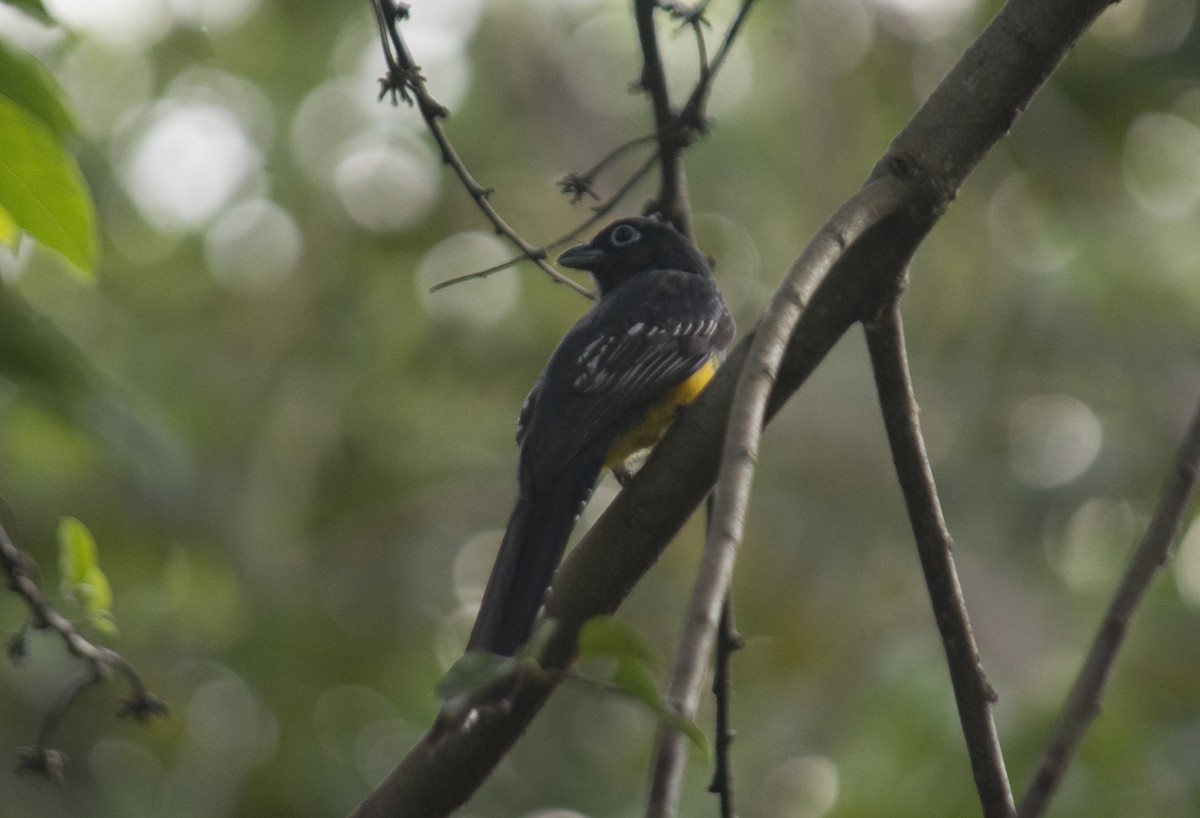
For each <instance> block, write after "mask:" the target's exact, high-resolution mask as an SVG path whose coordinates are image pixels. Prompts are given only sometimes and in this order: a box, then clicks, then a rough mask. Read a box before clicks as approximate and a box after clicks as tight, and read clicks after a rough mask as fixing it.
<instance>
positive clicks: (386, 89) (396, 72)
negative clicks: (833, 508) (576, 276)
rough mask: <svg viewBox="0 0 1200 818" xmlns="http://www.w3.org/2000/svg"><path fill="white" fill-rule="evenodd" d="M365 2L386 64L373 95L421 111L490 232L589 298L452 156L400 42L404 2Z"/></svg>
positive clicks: (440, 108)
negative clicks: (372, 11) (514, 225)
mask: <svg viewBox="0 0 1200 818" xmlns="http://www.w3.org/2000/svg"><path fill="white" fill-rule="evenodd" d="M371 5H372V7H373V8H374V9H375V22H376V24H377V25H378V26H379V38H380V41H381V43H382V46H383V56H384V59H385V60H386V61H387V68H388V71H387V75H386V76H385V77H383V78H382V79H381V80H380V81H379V82H380V90H379V98H380V99H383V97H384V96H387V95H389V94H390V95H391V96H392V102H393V103H395V102H396V101H397V99H396V98H397V97H399V99H401V100H403V101H405V102H407V103H409V104H410V105H411V104H412V103H413V101H414V100H415V101H416V105H417V110H418V111H420V112H421V118H422V119H424V120H425V126H426V127H427V128H428V129H429V133H430V134H431V135H432V136H433V139H434V141H435V142H437V146H438V148H439V149H440V150H441V152H442V161H443V162H444V163H445V164H447V165H449V166H450V167H451V168H452V169H453V170H454V173H455V174H456V175H457V176H458V178H459V181H461V182H462V185H463V187H464V188H466V190H467V193H469V194H470V196H471V198H472V199H473V200H474V202H475V206H476V207H478V208H479V210H480V211H481V212H482V213H483V215H484V216H485V217H486V218H487V220H488V221H489V222H491V223H492V227H494V228H495V230H496V232H497V233H500V234H501V235H503V236H504V237H505V238H507V239H508V240H509V241H510V242H512V244H513V245H514V246H515V247H516V248H517V249H518V250H520V251H521V255H522V257H523V258H527V259H529V260H530V261H532V262H533V263H534V264H536V265H537V266H538V267H540V268H541V269H542V271H543V272H544V273H546V275H548V276H550V278H552V279H553V280H554V281H556V282H558V283H559V284H565V285H567V286H568V287H570V288H571V289H573V290H575V291H576V292H578V293H580V294H581V295H584V296H587V297H588V298H595V295H594V294H593V293H592V292H591V290H589V289H587V288H586V287H584V286H582V285H581V284H578V283H577V282H575V281H573V280H572V279H570V278H567V277H566V276H564V275H563V274H562V273H560V272H559V271H558V270H555V269H554V268H553V267H552V266H550V264H549V263H548V262H547V261H546V248H545V247H534V246H533V245H532V244H530V243H529V242H527V241H526V240H525V239H524V238H522V237H521V235H520V234H519V233H518V232H517V231H516V230H515V229H513V228H512V227H511V226H510V225H509V224H508V222H506V221H505V220H504V219H503V217H501V215H500V212H499V211H498V210H496V208H495V206H494V205H492V202H491V198H490V197H491V195H492V189H491V188H487V187H484V186H483V185H481V184H480V183H479V182H478V181H476V179H475V177H474V176H472V175H471V172H470V170H468V169H467V165H466V163H465V162H464V161H463V159H462V157H461V156H459V155H458V151H456V150H455V149H454V145H453V144H452V143H451V142H450V137H449V136H447V135H446V129H445V128H444V127H443V126H442V120H443V119H445V118H446V117H448V116H449V115H450V112H449V110H447V109H446V107H445V106H444V105H442V104H441V103H440V102H438V101H437V100H436V99H434V98H433V96H432V95H430V93H429V91H428V90H427V89H426V88H425V78H424V77H423V76H421V67H420V66H419V65H417V64H416V63H415V62H414V61H413V57H412V53H411V52H410V51H409V50H408V44H407V43H405V42H404V37H403V36H402V35H401V34H400V27H399V23H400V21H401V20H403V19H405V18H406V17H407V16H408V6H407V5H406V4H404V3H399V4H397V3H396V2H394V0H371ZM506 266H508V265H507V264H505V265H502V266H499V267H496V268H493V269H491V270H489V271H485V273H484V274H490V273H491V272H495V271H496V270H502V269H504V268H505V267H506ZM471 277H476V278H477V277H480V276H479V275H473V276H468V278H471ZM441 286H448V285H445V284H443V285H441Z"/></svg>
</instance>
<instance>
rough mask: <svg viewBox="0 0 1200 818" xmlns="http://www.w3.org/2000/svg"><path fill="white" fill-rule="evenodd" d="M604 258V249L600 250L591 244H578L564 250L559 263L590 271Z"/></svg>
mask: <svg viewBox="0 0 1200 818" xmlns="http://www.w3.org/2000/svg"><path fill="white" fill-rule="evenodd" d="M603 258H604V251H603V250H598V249H596V248H595V247H593V246H592V245H590V244H576V245H575V246H574V247H568V248H567V249H566V250H563V252H562V255H561V256H559V257H558V263H559V264H561V265H563V266H564V267H571V268H572V269H575V270H589V271H590V270H593V269H595V267H596V265H597V264H599V263H600V260H601V259H603Z"/></svg>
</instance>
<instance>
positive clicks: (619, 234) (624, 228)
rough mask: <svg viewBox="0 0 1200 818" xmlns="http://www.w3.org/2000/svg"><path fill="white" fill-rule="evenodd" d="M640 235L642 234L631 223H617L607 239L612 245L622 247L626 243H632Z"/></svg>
mask: <svg viewBox="0 0 1200 818" xmlns="http://www.w3.org/2000/svg"><path fill="white" fill-rule="evenodd" d="M641 237H642V234H641V233H639V232H638V229H637V228H636V227H634V226H633V225H630V224H619V225H617V227H616V228H615V229H614V230H613V231H612V235H611V236H609V241H611V242H612V245H613V247H624V246H625V245H627V244H633V243H634V242H635V241H637V240H638V239H640V238H641Z"/></svg>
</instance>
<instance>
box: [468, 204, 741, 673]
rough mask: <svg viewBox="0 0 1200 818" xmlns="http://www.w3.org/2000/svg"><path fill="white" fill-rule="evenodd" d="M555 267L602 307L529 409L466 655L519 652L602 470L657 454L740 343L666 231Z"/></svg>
mask: <svg viewBox="0 0 1200 818" xmlns="http://www.w3.org/2000/svg"><path fill="white" fill-rule="evenodd" d="M558 261H559V263H560V264H562V265H565V266H567V267H573V268H575V269H579V270H587V271H588V272H589V273H591V274H592V277H593V278H594V279H595V281H596V286H597V287H598V289H599V292H600V299H599V301H598V302H597V303H596V305H595V306H594V307H593V308H592V309H591V310H590V311H589V312H588V313H587V314H586V315H584V316H583V317H582V318H581V319H580V320H579V322H578V323H577V324H575V326H574V327H572V328H571V330H570V331H569V332H567V334H566V335H565V336H563V339H562V341H560V342H559V344H558V347H557V348H556V349H555V350H554V352H553V354H551V356H550V360H549V362H548V363H547V364H546V368H545V369H544V370H543V371H542V374H541V376H540V377H539V378H538V379H537V382H536V383H534V385H533V389H532V390H531V391H530V393H529V397H527V398H526V399H525V405H524V406H523V407H522V408H521V413H520V416H519V419H518V422H517V445H518V446H519V447H520V462H519V467H518V472H517V485H518V495H517V503H516V507H515V508H514V509H513V513H512V517H511V518H510V519H509V521H508V529H507V530H506V531H505V533H504V539H503V541H502V542H501V544H500V552H499V554H498V555H497V557H496V564H495V566H494V567H493V568H492V575H491V578H490V579H489V580H488V584H487V590H486V591H485V592H484V595H483V602H482V604H481V606H480V609H479V616H478V618H477V619H476V620H475V627H474V628H473V629H472V631H471V637H470V639H469V640H468V643H467V650H483V651H490V652H492V653H496V654H500V655H503V656H511V655H513V654H515V653H516V652H517V651H518V650H519V649H520V648H521V646H522V645H523V644H524V643H525V641H526V640H527V639H528V638H529V636H530V633H531V631H532V630H533V624H534V620H535V619H536V617H537V612H538V609H539V608H540V607H541V605H542V602H543V600H544V598H545V595H546V589H547V588H548V587H549V585H550V580H551V578H552V577H553V575H554V570H555V568H556V567H557V565H558V562H559V560H560V559H561V557H562V553H563V549H564V548H565V547H566V544H567V540H568V539H569V538H570V535H571V529H572V528H574V526H575V521H576V520H577V519H578V517H579V514H580V512H581V511H582V510H583V507H584V505H585V504H586V503H587V500H588V498H589V497H590V496H591V493H592V489H593V487H594V486H595V483H596V480H597V478H598V477H599V475H600V472H601V470H602V469H603V468H605V467H607V468H612V469H616V468H619V467H621V466H622V464H623V463H624V462H625V461H626V460H627V459H628V458H629V457H630V456H631V455H633V454H635V453H637V452H639V451H641V450H643V449H646V448H648V447H651V446H653V445H654V444H655V443H657V442H658V439H659V437H661V435H662V433H663V431H665V429H666V427H667V426H668V425H669V424H670V422H671V421H672V419H674V417H675V413H676V411H677V409H678V407H680V406H682V405H684V404H687V403H690V402H691V401H692V400H693V399H695V397H696V396H697V395H698V394H699V393H700V391H701V390H702V389H704V387H705V385H707V383H708V381H709V380H710V379H711V378H712V376H713V374H714V372H715V371H716V368H717V364H718V362H719V360H720V358H721V357H722V354H723V352H724V350H725V348H726V347H727V346H728V345H729V343H730V341H731V340H732V339H733V334H734V321H733V316H731V315H730V314H729V310H728V309H727V308H726V306H725V302H724V300H723V299H722V298H721V293H720V292H719V291H718V290H717V285H716V282H715V281H714V280H713V275H712V270H711V269H710V268H709V265H708V263H707V262H706V261H705V259H704V256H702V255H701V254H700V252H699V251H698V250H697V249H696V248H695V247H694V246H693V245H692V244H691V242H689V241H688V240H687V238H685V237H684V236H683V234H682V233H680V232H679V231H678V230H676V229H675V228H674V227H672V226H671V225H669V224H667V223H665V222H660V221H656V220H654V219H647V218H628V219H621V220H620V221H617V222H614V223H613V224H610V225H609V226H608V227H606V228H604V229H603V230H601V231H600V233H599V234H598V235H597V236H596V237H595V238H594V239H592V241H591V242H590V243H588V244H579V245H576V246H574V247H571V248H570V249H568V250H567V251H565V252H564V253H563V254H562V255H561V256H559V258H558Z"/></svg>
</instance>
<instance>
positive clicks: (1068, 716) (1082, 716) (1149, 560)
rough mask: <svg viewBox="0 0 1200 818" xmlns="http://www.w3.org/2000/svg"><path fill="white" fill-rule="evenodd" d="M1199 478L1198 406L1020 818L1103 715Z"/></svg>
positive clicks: (1045, 800) (1034, 811) (1038, 810)
mask: <svg viewBox="0 0 1200 818" xmlns="http://www.w3.org/2000/svg"><path fill="white" fill-rule="evenodd" d="M1198 472H1200V406H1197V409H1196V414H1195V416H1194V417H1193V418H1192V422H1191V424H1190V425H1189V426H1188V429H1187V432H1186V433H1185V434H1184V438H1183V442H1182V443H1180V445H1179V450H1178V452H1177V453H1176V455H1175V463H1174V467H1173V468H1172V470H1171V473H1170V475H1169V476H1168V478H1167V484H1166V486H1165V487H1164V488H1163V492H1162V496H1161V497H1160V498H1159V501H1158V507H1157V508H1156V509H1155V510H1154V516H1153V517H1152V518H1151V519H1150V524H1149V525H1148V526H1147V527H1146V533H1145V534H1144V535H1143V536H1142V541H1141V543H1140V544H1139V545H1138V548H1137V551H1136V552H1134V555H1133V558H1132V559H1131V560H1130V563H1129V567H1128V568H1127V569H1126V570H1125V575H1124V577H1122V579H1121V584H1120V585H1119V586H1118V587H1117V591H1116V594H1115V595H1114V596H1113V600H1112V602H1111V603H1110V604H1109V607H1108V612H1107V613H1106V614H1105V616H1104V620H1103V621H1102V622H1101V623H1100V630H1099V632H1098V633H1097V634H1096V638H1095V639H1094V640H1093V642H1092V647H1091V649H1090V650H1089V651H1088V655H1087V658H1086V659H1085V660H1084V663H1083V667H1082V668H1080V670H1079V675H1078V677H1076V679H1075V683H1074V685H1072V687H1071V692H1070V694H1069V695H1068V696H1067V701H1066V704H1065V705H1064V706H1063V711H1062V714H1061V715H1060V716H1059V719H1058V724H1057V725H1056V726H1055V728H1054V734H1053V736H1052V737H1051V739H1050V743H1049V744H1048V745H1047V747H1046V752H1045V754H1044V755H1043V756H1042V760H1041V763H1039V764H1038V767H1037V770H1036V772H1035V773H1034V776H1033V782H1032V783H1031V784H1030V785H1029V789H1028V790H1027V791H1026V793H1025V796H1024V797H1023V798H1022V799H1021V810H1020V812H1019V813H1018V815H1020V818H1037V817H1038V816H1040V815H1042V814H1044V813H1045V811H1046V807H1047V806H1048V805H1049V803H1050V798H1051V797H1052V796H1053V795H1054V793H1055V791H1056V790H1057V789H1058V786H1059V784H1060V783H1061V782H1062V778H1063V775H1064V774H1065V773H1066V770H1067V766H1068V765H1069V764H1070V762H1071V759H1072V758H1074V756H1075V752H1076V750H1078V749H1079V745H1080V743H1081V742H1082V741H1083V736H1084V733H1086V732H1087V729H1088V727H1089V726H1090V725H1091V723H1092V721H1093V720H1094V719H1095V718H1096V716H1097V715H1099V713H1100V697H1101V696H1102V695H1103V693H1104V687H1105V685H1106V684H1107V683H1108V677H1109V674H1110V673H1111V671H1112V667H1113V664H1114V662H1115V661H1116V658H1117V652H1118V651H1119V650H1120V649H1121V645H1122V644H1123V643H1124V641H1125V634H1126V632H1127V631H1128V629H1129V623H1130V621H1131V620H1132V619H1133V615H1134V613H1135V612H1136V611H1137V608H1138V606H1139V605H1140V604H1141V602H1142V600H1143V599H1144V598H1145V596H1146V591H1147V590H1149V588H1150V583H1151V582H1152V581H1153V580H1154V577H1155V576H1156V575H1157V574H1158V571H1159V569H1161V568H1162V567H1163V566H1164V565H1166V563H1167V559H1168V558H1169V556H1170V553H1171V546H1172V545H1173V544H1174V542H1175V541H1176V539H1178V537H1179V532H1180V530H1181V529H1182V527H1183V521H1184V517H1185V516H1186V515H1187V512H1188V509H1189V508H1190V507H1191V505H1192V502H1193V501H1194V500H1195V497H1196V479H1197V473H1198Z"/></svg>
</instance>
